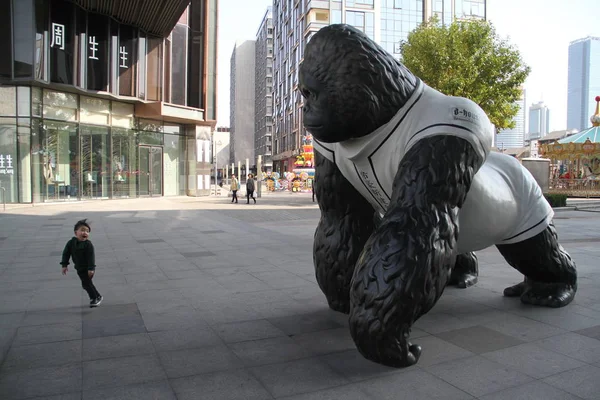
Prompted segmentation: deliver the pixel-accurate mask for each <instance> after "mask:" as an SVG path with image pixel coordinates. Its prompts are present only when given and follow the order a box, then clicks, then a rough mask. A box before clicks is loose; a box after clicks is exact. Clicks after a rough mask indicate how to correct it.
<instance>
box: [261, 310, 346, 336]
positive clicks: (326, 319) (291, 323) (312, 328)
mask: <svg viewBox="0 0 600 400" xmlns="http://www.w3.org/2000/svg"><path fill="white" fill-rule="evenodd" d="M332 314H334V312H333V311H317V312H313V313H311V314H300V315H294V316H289V317H280V318H269V321H270V322H271V323H272V324H273V325H275V326H276V327H278V328H279V329H281V330H282V331H283V332H285V334H286V335H299V334H301V333H308V332H316V331H323V330H327V329H335V328H341V327H343V326H344V325H342V324H340V323H339V322H337V321H336V320H335V319H334V317H333V316H332Z"/></svg>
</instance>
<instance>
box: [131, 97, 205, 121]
mask: <svg viewBox="0 0 600 400" xmlns="http://www.w3.org/2000/svg"><path fill="white" fill-rule="evenodd" d="M135 114H136V116H139V117H143V118H154V119H156V118H161V119H163V120H165V121H168V122H176V123H183V124H196V125H206V124H207V123H208V124H213V123H216V121H206V120H205V119H204V110H202V109H200V108H193V107H186V106H180V105H178V104H171V103H165V102H162V101H154V102H149V103H142V104H136V105H135Z"/></svg>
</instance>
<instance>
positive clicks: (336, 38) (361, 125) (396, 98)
mask: <svg viewBox="0 0 600 400" xmlns="http://www.w3.org/2000/svg"><path fill="white" fill-rule="evenodd" d="M299 79H300V82H299V89H300V92H301V93H302V96H303V97H304V109H303V118H304V127H305V128H306V130H307V131H309V132H310V133H312V134H313V136H314V137H315V138H316V139H317V140H319V141H322V142H326V143H333V142H340V141H343V140H347V139H351V138H357V137H361V136H365V135H367V134H369V133H371V132H372V131H374V130H375V129H377V128H378V127H380V126H382V125H383V124H385V123H387V122H388V121H389V120H390V119H391V118H392V117H393V116H394V115H395V114H396V112H397V111H398V109H399V108H400V107H402V106H403V105H404V104H405V103H406V101H407V100H408V99H409V98H410V95H411V94H412V93H413V91H414V90H415V86H416V82H417V80H416V78H415V76H414V75H413V74H412V73H411V72H410V71H408V69H406V67H404V66H403V65H402V64H400V63H399V62H398V61H397V60H396V59H394V57H393V56H392V55H390V54H389V53H387V52H386V51H385V50H384V49H383V48H381V47H380V46H379V45H377V44H376V43H375V42H374V41H372V40H371V39H369V37H368V36H367V35H365V34H364V33H362V32H361V31H359V30H358V29H356V28H354V27H352V26H350V25H345V24H336V25H329V26H327V27H324V28H322V29H321V30H319V31H318V32H317V33H316V34H315V35H314V36H313V37H312V38H311V40H310V42H309V43H308V44H307V45H306V49H305V50H304V61H303V62H302V64H301V65H300V68H299Z"/></svg>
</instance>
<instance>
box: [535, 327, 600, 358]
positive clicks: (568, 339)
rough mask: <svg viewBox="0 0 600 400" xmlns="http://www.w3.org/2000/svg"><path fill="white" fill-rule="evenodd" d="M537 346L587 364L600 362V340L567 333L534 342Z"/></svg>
mask: <svg viewBox="0 0 600 400" xmlns="http://www.w3.org/2000/svg"><path fill="white" fill-rule="evenodd" d="M534 343H535V344H536V345H538V346H540V347H543V348H545V349H548V350H550V351H554V352H556V353H560V354H564V355H565V356H567V357H571V358H574V359H576V360H580V361H583V362H586V363H590V364H592V363H595V362H598V361H600V340H596V339H592V338H589V337H587V336H582V335H578V334H576V333H565V334H562V335H557V336H553V337H551V338H547V339H543V340H539V341H537V342H534Z"/></svg>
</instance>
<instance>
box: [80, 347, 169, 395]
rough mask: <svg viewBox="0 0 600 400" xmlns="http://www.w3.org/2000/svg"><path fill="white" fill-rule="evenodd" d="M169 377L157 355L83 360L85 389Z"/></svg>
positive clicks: (112, 386)
mask: <svg viewBox="0 0 600 400" xmlns="http://www.w3.org/2000/svg"><path fill="white" fill-rule="evenodd" d="M166 378H167V376H166V374H165V371H164V370H163V368H162V366H161V364H160V362H159V360H158V357H157V356H156V355H144V356H131V357H117V358H107V359H102V360H94V361H85V362H83V389H84V392H85V391H87V390H89V389H95V388H100V387H111V388H114V387H118V386H126V385H131V384H134V383H143V382H152V381H160V380H165V379H166Z"/></svg>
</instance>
